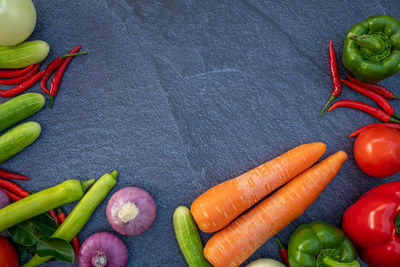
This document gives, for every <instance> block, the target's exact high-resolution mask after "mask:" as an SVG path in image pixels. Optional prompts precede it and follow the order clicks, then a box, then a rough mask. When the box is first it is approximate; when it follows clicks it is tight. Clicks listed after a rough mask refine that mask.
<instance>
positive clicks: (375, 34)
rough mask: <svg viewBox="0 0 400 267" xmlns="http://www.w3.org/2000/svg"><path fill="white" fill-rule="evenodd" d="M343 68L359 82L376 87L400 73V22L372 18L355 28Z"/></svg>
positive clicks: (347, 40)
mask: <svg viewBox="0 0 400 267" xmlns="http://www.w3.org/2000/svg"><path fill="white" fill-rule="evenodd" d="M343 64H344V66H345V67H346V68H347V69H348V70H349V71H351V72H352V73H353V74H354V75H355V77H356V78H357V80H358V81H361V82H364V83H375V82H378V81H380V80H383V79H385V78H387V77H390V76H392V75H394V74H395V73H397V72H398V71H399V70H400V22H399V21H398V20H397V19H395V18H394V17H392V16H388V15H378V16H372V17H369V18H368V19H366V20H365V21H363V22H361V23H358V24H356V25H354V26H353V27H352V28H351V29H350V30H349V31H348V33H347V35H346V38H345V40H344V47H343Z"/></svg>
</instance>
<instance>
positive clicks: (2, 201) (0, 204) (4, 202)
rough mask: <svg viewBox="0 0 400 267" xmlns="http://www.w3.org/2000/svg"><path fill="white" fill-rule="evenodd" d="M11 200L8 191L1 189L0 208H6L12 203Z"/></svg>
mask: <svg viewBox="0 0 400 267" xmlns="http://www.w3.org/2000/svg"><path fill="white" fill-rule="evenodd" d="M10 203H11V201H10V199H9V198H8V196H7V194H6V192H4V191H3V190H1V189H0V209H2V208H4V207H5V206H8V205H10Z"/></svg>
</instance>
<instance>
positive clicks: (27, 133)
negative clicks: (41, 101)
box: [0, 121, 41, 163]
mask: <svg viewBox="0 0 400 267" xmlns="http://www.w3.org/2000/svg"><path fill="white" fill-rule="evenodd" d="M40 131H41V128H40V124H39V123H37V122H33V121H28V122H25V123H22V124H20V125H18V126H15V127H14V128H12V129H11V130H9V131H7V132H6V133H4V134H3V135H2V136H0V163H1V162H4V161H6V160H7V159H9V158H11V157H12V156H14V155H15V154H17V153H18V152H20V151H21V150H22V149H24V148H25V147H27V146H28V145H30V144H32V143H33V141H35V140H36V139H37V138H38V137H39V135H40Z"/></svg>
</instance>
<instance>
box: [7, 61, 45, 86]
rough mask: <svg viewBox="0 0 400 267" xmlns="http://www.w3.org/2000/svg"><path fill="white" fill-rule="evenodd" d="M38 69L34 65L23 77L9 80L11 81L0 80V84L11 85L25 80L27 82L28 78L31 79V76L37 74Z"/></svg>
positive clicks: (38, 66) (36, 65)
mask: <svg viewBox="0 0 400 267" xmlns="http://www.w3.org/2000/svg"><path fill="white" fill-rule="evenodd" d="M39 69H40V65H39V64H35V66H34V67H33V69H32V70H31V71H30V72H28V73H26V74H25V75H23V76H19V77H15V78H11V79H0V84H6V85H11V84H20V83H23V82H25V81H26V80H28V79H29V78H31V77H32V76H33V75H35V73H37V72H38V71H39Z"/></svg>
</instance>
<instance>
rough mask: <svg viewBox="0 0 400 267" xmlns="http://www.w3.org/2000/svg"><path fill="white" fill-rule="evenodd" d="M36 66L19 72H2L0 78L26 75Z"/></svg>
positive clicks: (0, 71)
mask: <svg viewBox="0 0 400 267" xmlns="http://www.w3.org/2000/svg"><path fill="white" fill-rule="evenodd" d="M34 65H35V64H32V65H29V66H28V67H25V68H23V69H19V70H0V78H14V77H19V76H22V75H25V74H27V73H28V72H30V71H31V70H32V69H33V67H34Z"/></svg>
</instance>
